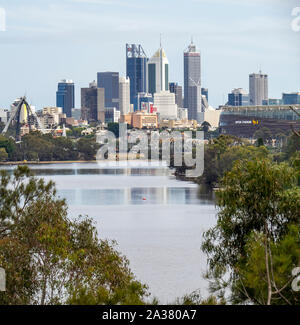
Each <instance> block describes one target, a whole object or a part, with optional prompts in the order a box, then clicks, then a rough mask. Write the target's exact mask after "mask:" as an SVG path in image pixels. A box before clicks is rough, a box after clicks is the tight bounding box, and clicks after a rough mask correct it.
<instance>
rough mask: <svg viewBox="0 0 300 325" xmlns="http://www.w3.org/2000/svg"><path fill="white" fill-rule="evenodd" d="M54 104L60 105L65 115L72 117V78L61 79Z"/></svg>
mask: <svg viewBox="0 0 300 325" xmlns="http://www.w3.org/2000/svg"><path fill="white" fill-rule="evenodd" d="M56 106H57V107H62V109H63V113H65V114H66V115H67V117H72V108H74V107H75V89H74V82H73V81H72V80H67V79H64V80H61V81H60V82H59V83H58V89H57V92H56Z"/></svg>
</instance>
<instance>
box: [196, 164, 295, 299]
mask: <svg viewBox="0 0 300 325" xmlns="http://www.w3.org/2000/svg"><path fill="white" fill-rule="evenodd" d="M296 181H297V178H296V175H295V170H293V169H292V168H291V167H289V166H288V164H287V163H282V164H276V163H272V162H271V161H270V160H266V159H262V160H258V159H256V160H250V161H238V162H237V163H235V165H234V167H233V169H232V170H231V171H230V172H228V173H227V174H226V175H225V177H224V178H223V180H222V182H221V189H220V190H219V191H218V192H217V204H218V207H219V209H220V211H219V214H218V222H217V225H216V226H215V227H214V228H212V229H210V230H209V231H207V232H206V233H205V235H204V239H205V240H204V243H203V245H202V249H203V251H204V252H205V253H206V254H207V255H208V262H209V271H208V274H207V276H208V278H210V279H211V280H212V282H211V290H212V291H213V292H219V293H222V291H223V293H224V289H225V288H226V287H228V286H229V287H231V291H232V295H231V300H232V301H233V302H235V303H237V302H249V301H250V302H251V303H268V304H269V303H274V302H276V303H277V304H280V303H286V300H285V299H289V298H290V299H291V297H292V299H291V301H290V300H289V301H290V303H293V304H296V303H299V294H298V297H297V299H298V300H297V299H296V298H295V297H293V295H291V294H289V296H290V297H289V298H282V297H281V295H280V294H279V293H276V291H278V290H277V289H276V288H277V287H279V286H280V285H282V283H283V282H284V281H285V283H287V282H288V281H289V279H290V277H288V275H291V272H292V268H294V267H296V266H297V265H298V266H299V265H300V256H299V250H297V249H284V247H287V242H286V241H289V239H290V238H291V237H290V233H291V231H292V233H293V234H295V229H296V232H298V235H295V236H294V242H293V243H290V244H291V246H293V247H296V246H297V245H298V246H299V225H300V189H299V187H297V185H296ZM293 225H294V226H295V227H296V228H291V226H293ZM291 229H292V230H291ZM254 235H256V236H258V237H253V236H254ZM253 238H255V240H254V239H253ZM259 239H260V240H259ZM259 242H261V243H263V250H264V251H263V253H264V256H263V255H262V251H261V250H259V247H260V246H255V245H257V244H258V243H259ZM281 251H284V253H282V254H281V253H280V252H281ZM271 252H272V253H271ZM252 253H253V254H254V255H251V254H252ZM284 254H285V259H286V261H284V260H283V257H284ZM272 256H273V257H272ZM258 261H259V263H260V266H259V265H258ZM277 261H280V263H281V264H280V263H279V262H278V263H277ZM273 263H274V264H273ZM276 263H277V264H276ZM263 265H264V266H263ZM283 270H284V272H283ZM271 273H274V279H275V280H273V279H272V274H271ZM259 277H261V278H262V277H265V278H267V281H268V282H267V290H265V291H264V290H263V293H261V292H260V291H261V290H260V288H259V287H256V281H258V278H259ZM251 279H252V280H253V283H252V284H251V281H252V280H251ZM255 288H257V290H258V291H259V294H258V291H256V289H255ZM287 290H289V293H290V292H291V288H290V287H289V288H288V289H287ZM262 295H263V298H262Z"/></svg>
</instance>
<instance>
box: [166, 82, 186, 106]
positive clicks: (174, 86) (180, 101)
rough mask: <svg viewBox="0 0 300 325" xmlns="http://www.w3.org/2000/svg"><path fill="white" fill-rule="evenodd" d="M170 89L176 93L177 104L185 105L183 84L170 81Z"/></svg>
mask: <svg viewBox="0 0 300 325" xmlns="http://www.w3.org/2000/svg"><path fill="white" fill-rule="evenodd" d="M169 89H170V92H171V93H174V94H175V102H176V104H177V106H178V107H183V99H182V86H179V85H178V83H177V82H170V83H169Z"/></svg>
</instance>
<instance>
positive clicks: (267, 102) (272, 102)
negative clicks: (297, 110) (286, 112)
mask: <svg viewBox="0 0 300 325" xmlns="http://www.w3.org/2000/svg"><path fill="white" fill-rule="evenodd" d="M262 104H263V105H268V106H272V105H282V104H283V102H282V99H275V98H269V99H268V100H263V103H262Z"/></svg>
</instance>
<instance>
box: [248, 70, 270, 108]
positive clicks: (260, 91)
mask: <svg viewBox="0 0 300 325" xmlns="http://www.w3.org/2000/svg"><path fill="white" fill-rule="evenodd" d="M249 98H250V105H254V106H256V105H262V104H263V101H264V100H268V98H269V96H268V75H266V74H262V73H261V71H260V72H259V73H252V74H250V75H249Z"/></svg>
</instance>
